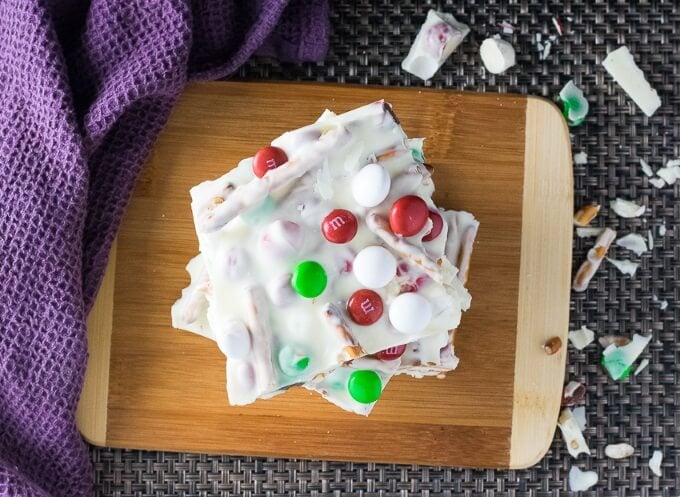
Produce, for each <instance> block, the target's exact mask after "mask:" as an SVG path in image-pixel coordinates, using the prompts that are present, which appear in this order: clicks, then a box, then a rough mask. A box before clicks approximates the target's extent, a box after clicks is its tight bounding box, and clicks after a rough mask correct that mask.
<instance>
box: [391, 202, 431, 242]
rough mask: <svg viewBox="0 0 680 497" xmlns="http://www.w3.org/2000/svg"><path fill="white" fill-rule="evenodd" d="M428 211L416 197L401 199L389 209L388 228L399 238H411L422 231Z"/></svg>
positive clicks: (423, 203) (425, 205) (424, 204)
mask: <svg viewBox="0 0 680 497" xmlns="http://www.w3.org/2000/svg"><path fill="white" fill-rule="evenodd" d="M429 214H430V210H429V209H428V208H427V204H426V203H425V201H424V200H423V199H422V198H420V197H418V196H416V195H406V196H405V197H401V198H400V199H399V200H397V201H396V202H395V203H394V204H392V208H391V209H390V228H392V232H393V233H395V234H397V235H401V236H413V235H415V234H416V233H418V232H419V231H420V230H422V229H423V226H425V223H427V219H428V217H429Z"/></svg>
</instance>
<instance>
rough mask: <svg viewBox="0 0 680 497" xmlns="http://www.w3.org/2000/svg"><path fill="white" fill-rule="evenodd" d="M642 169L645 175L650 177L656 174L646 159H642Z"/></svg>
mask: <svg viewBox="0 0 680 497" xmlns="http://www.w3.org/2000/svg"><path fill="white" fill-rule="evenodd" d="M640 169H642V172H643V173H644V174H645V176H649V177H650V178H651V177H652V176H654V171H652V168H651V166H650V165H649V163H647V161H646V160H644V159H640Z"/></svg>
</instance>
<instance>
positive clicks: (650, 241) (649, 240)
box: [647, 229, 654, 250]
mask: <svg viewBox="0 0 680 497" xmlns="http://www.w3.org/2000/svg"><path fill="white" fill-rule="evenodd" d="M647 245H648V246H649V250H654V235H653V234H652V230H651V229H649V230H647Z"/></svg>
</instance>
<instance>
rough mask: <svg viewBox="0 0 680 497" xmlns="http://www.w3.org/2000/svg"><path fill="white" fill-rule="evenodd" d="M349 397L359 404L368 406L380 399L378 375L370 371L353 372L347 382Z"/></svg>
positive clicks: (380, 385) (380, 388) (380, 383)
mask: <svg viewBox="0 0 680 497" xmlns="http://www.w3.org/2000/svg"><path fill="white" fill-rule="evenodd" d="M347 390H348V391H349V394H350V396H351V397H352V398H353V399H354V400H356V401H357V402H360V403H361V404H370V403H372V402H375V401H376V400H378V399H379V398H380V394H381V393H382V381H380V376H378V373H376V372H375V371H371V370H365V369H364V370H359V371H354V372H353V373H352V374H351V375H350V377H349V380H348V381H347Z"/></svg>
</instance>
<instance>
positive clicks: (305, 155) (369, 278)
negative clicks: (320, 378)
mask: <svg viewBox="0 0 680 497" xmlns="http://www.w3.org/2000/svg"><path fill="white" fill-rule="evenodd" d="M271 146H272V147H276V148H277V149H279V150H281V151H282V152H283V154H285V156H286V158H287V162H285V163H282V164H278V162H280V161H274V163H273V164H274V166H275V167H271V168H269V166H267V169H266V170H265V171H264V174H262V176H261V177H258V176H256V175H255V174H254V172H253V168H254V161H253V159H245V160H243V161H241V163H239V165H238V167H236V168H235V169H234V170H232V171H230V172H229V173H227V174H226V175H224V176H223V177H221V178H218V179H216V180H214V181H207V182H204V183H202V184H200V185H198V186H196V187H194V188H193V189H192V192H191V193H192V210H193V213H194V221H195V224H196V231H197V234H198V237H199V245H200V250H201V255H202V260H203V261H204V264H205V268H206V272H207V273H208V276H209V278H208V280H209V285H210V292H209V295H206V296H205V297H204V298H203V301H202V302H207V304H208V305H207V309H205V315H206V316H207V322H208V325H209V326H208V327H207V328H208V329H210V330H213V331H214V333H213V334H212V336H211V338H219V340H218V343H220V348H221V349H222V350H223V351H224V352H226V355H227V356H228V359H229V360H228V381H227V387H228V394H229V401H230V403H232V404H237V405H242V404H247V403H250V402H253V401H254V400H256V399H257V398H268V397H269V396H271V395H273V394H275V393H278V392H281V391H283V390H285V389H286V388H288V387H290V386H292V385H297V384H300V383H304V382H308V381H311V380H312V379H314V378H315V377H316V376H317V375H318V374H320V373H327V372H329V371H332V370H334V369H335V368H337V367H338V366H339V365H342V364H344V363H346V362H347V361H351V360H355V359H357V358H360V357H362V356H365V355H368V354H374V353H377V352H379V351H381V350H384V349H389V348H390V347H395V346H399V345H402V344H404V343H409V342H413V341H416V340H419V339H420V338H424V337H429V336H431V335H435V334H438V333H441V332H442V331H444V330H446V331H447V330H450V329H454V328H455V327H456V326H457V325H458V323H459V321H460V314H461V311H463V310H465V309H467V308H468V307H469V305H470V296H469V294H468V293H467V291H466V290H465V288H464V287H463V284H462V283H461V281H460V280H459V279H458V278H457V277H456V275H457V273H458V271H457V269H456V267H455V266H454V265H453V264H451V263H450V262H449V261H448V260H447V258H446V256H445V253H444V252H445V248H446V243H447V237H448V231H449V227H448V223H447V222H443V219H444V218H445V217H446V213H445V212H443V211H439V210H438V209H437V207H436V206H435V205H434V203H433V202H432V200H431V196H432V192H433V191H434V185H433V183H432V179H431V175H430V173H429V171H428V170H427V168H425V167H424V166H423V164H421V163H419V162H418V161H417V160H415V159H414V157H418V158H420V157H422V141H419V140H408V139H407V138H406V136H405V134H404V133H403V131H402V129H401V127H400V126H399V124H398V122H397V121H396V119H395V117H394V114H393V113H392V111H391V108H390V107H389V105H387V104H385V103H384V102H382V101H381V102H375V103H373V104H369V105H367V106H364V107H361V108H359V109H355V110H354V111H350V112H348V113H345V114H342V115H339V116H338V115H335V114H333V113H332V112H329V111H327V112H325V113H324V114H323V115H322V116H321V118H320V119H319V120H318V121H317V122H316V123H314V124H312V125H310V126H306V127H304V128H300V129H298V130H295V131H291V132H288V133H285V134H284V135H282V136H281V137H279V138H277V139H276V140H274V141H273V142H272V144H271ZM414 150H415V151H416V152H418V153H417V154H415V153H414ZM261 155H265V156H266V154H261ZM373 166H375V167H373ZM369 167H373V169H375V170H376V171H377V172H378V173H380V174H371V175H366V176H365V177H364V179H365V180H367V181H369V184H368V185H364V186H362V188H365V191H364V190H361V189H360V188H359V189H358V187H357V184H356V178H357V176H358V175H359V176H361V174H362V171H365V170H366V168H369ZM385 178H387V180H385ZM385 185H387V188H385ZM376 190H377V191H378V192H379V193H380V195H377V196H375V197H374V198H369V197H370V196H371V195H369V193H371V192H375V191H376ZM357 192H358V193H357ZM378 197H379V198H378ZM409 197H416V198H418V199H419V200H418V201H417V202H416V203H417V204H419V206H420V207H422V206H423V204H424V205H425V213H426V219H425V223H424V224H423V216H422V215H421V216H420V220H419V221H418V222H417V223H416V224H417V225H416V226H415V228H419V229H418V230H416V229H415V228H414V227H413V226H412V224H413V223H411V225H409V223H406V224H407V225H409V226H410V228H411V229H410V230H407V231H406V232H404V233H403V234H395V233H393V232H392V229H391V228H390V226H389V221H388V220H389V218H390V212H391V211H393V210H395V209H393V207H394V205H395V203H398V201H399V200H400V199H402V198H409ZM376 202H377V203H376ZM396 210H399V209H396ZM421 211H422V209H421ZM432 213H434V215H437V216H439V217H441V218H442V223H441V226H435V222H434V221H433V220H432V218H433V217H434V215H433V214H432ZM340 214H342V216H341V215H340ZM421 214H422V212H421ZM404 215H409V209H406V210H405V214H404ZM397 217H398V216H397ZM352 218H354V219H353V220H352ZM396 221H400V220H399V219H396ZM401 221H403V219H402V220H401ZM354 223H356V226H353V224H354ZM331 224H332V225H331ZM421 225H422V226H421ZM346 226H348V227H349V229H345V227H346ZM409 226H407V227H409ZM343 230H344V231H343ZM452 234H453V235H455V236H458V235H457V234H456V233H455V232H452ZM336 235H337V236H336ZM366 249H371V250H372V252H375V254H377V255H379V257H377V259H376V258H375V257H369V258H368V259H369V264H364V263H362V259H363V258H364V256H363V255H362V254H364V251H365V250H366ZM369 253H370V251H369ZM375 254H374V255H375ZM398 265H401V266H402V267H403V268H404V270H403V271H401V274H397V273H398V271H397V266H398ZM365 283H368V284H365ZM192 285H193V286H196V285H194V284H193V283H192ZM362 289H365V290H371V291H372V292H374V293H375V295H374V296H373V297H374V300H373V301H369V302H368V304H366V303H365V300H361V301H360V302H359V303H358V304H356V305H358V306H359V307H358V308H359V310H361V311H362V312H363V311H364V310H365V311H366V312H367V313H368V314H370V319H368V320H367V321H365V322H362V323H359V322H358V321H359V320H361V318H357V316H358V315H357V314H355V315H354V316H352V313H351V312H350V310H349V307H348V302H349V301H350V300H351V297H352V296H353V295H355V294H356V292H358V291H360V290H362ZM407 291H408V292H415V293H414V296H415V298H417V299H421V300H420V302H426V304H424V305H423V306H427V307H428V308H429V309H430V310H431V312H430V316H429V318H428V316H420V321H421V322H419V323H417V324H418V326H406V327H402V328H403V329H402V330H401V332H398V331H397V330H396V329H395V327H394V323H392V322H391V321H390V319H389V312H388V309H390V306H391V305H392V304H393V303H394V302H395V301H397V302H399V300H398V299H400V298H401V299H404V298H412V297H409V296H406V297H404V296H403V294H404V292H407ZM376 296H377V299H378V300H375V298H376ZM185 300H186V299H185ZM376 302H381V303H382V305H383V306H384V308H383V312H382V313H376V312H375V311H376ZM183 303H184V302H183V301H182V302H178V304H177V305H176V306H177V307H178V308H179V307H182V308H184V307H185V306H183ZM202 305H203V307H202V308H204V307H205V304H202ZM362 305H363V306H364V309H362V308H361V306H362ZM369 307H371V308H369ZM421 307H422V306H421ZM173 312H175V311H173ZM177 312H179V311H177ZM421 314H422V313H421ZM405 317H406V318H408V319H410V316H409V315H408V313H407V315H406V316H405ZM423 317H426V318H428V319H422V318H423ZM225 323H227V324H228V326H227V327H226V328H227V329H226V330H224V329H223V328H225V326H226V325H225ZM181 324H183V322H179V321H178V322H177V323H176V326H179V327H182V326H181ZM244 329H245V330H247V332H248V333H247V334H244V333H237V332H236V331H235V330H241V331H242V330H244ZM218 332H219V336H218V335H217V333H218ZM207 334H208V332H206V335H207ZM208 336H210V335H208ZM230 350H231V351H233V352H234V353H233V354H230V353H229V351H230Z"/></svg>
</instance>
